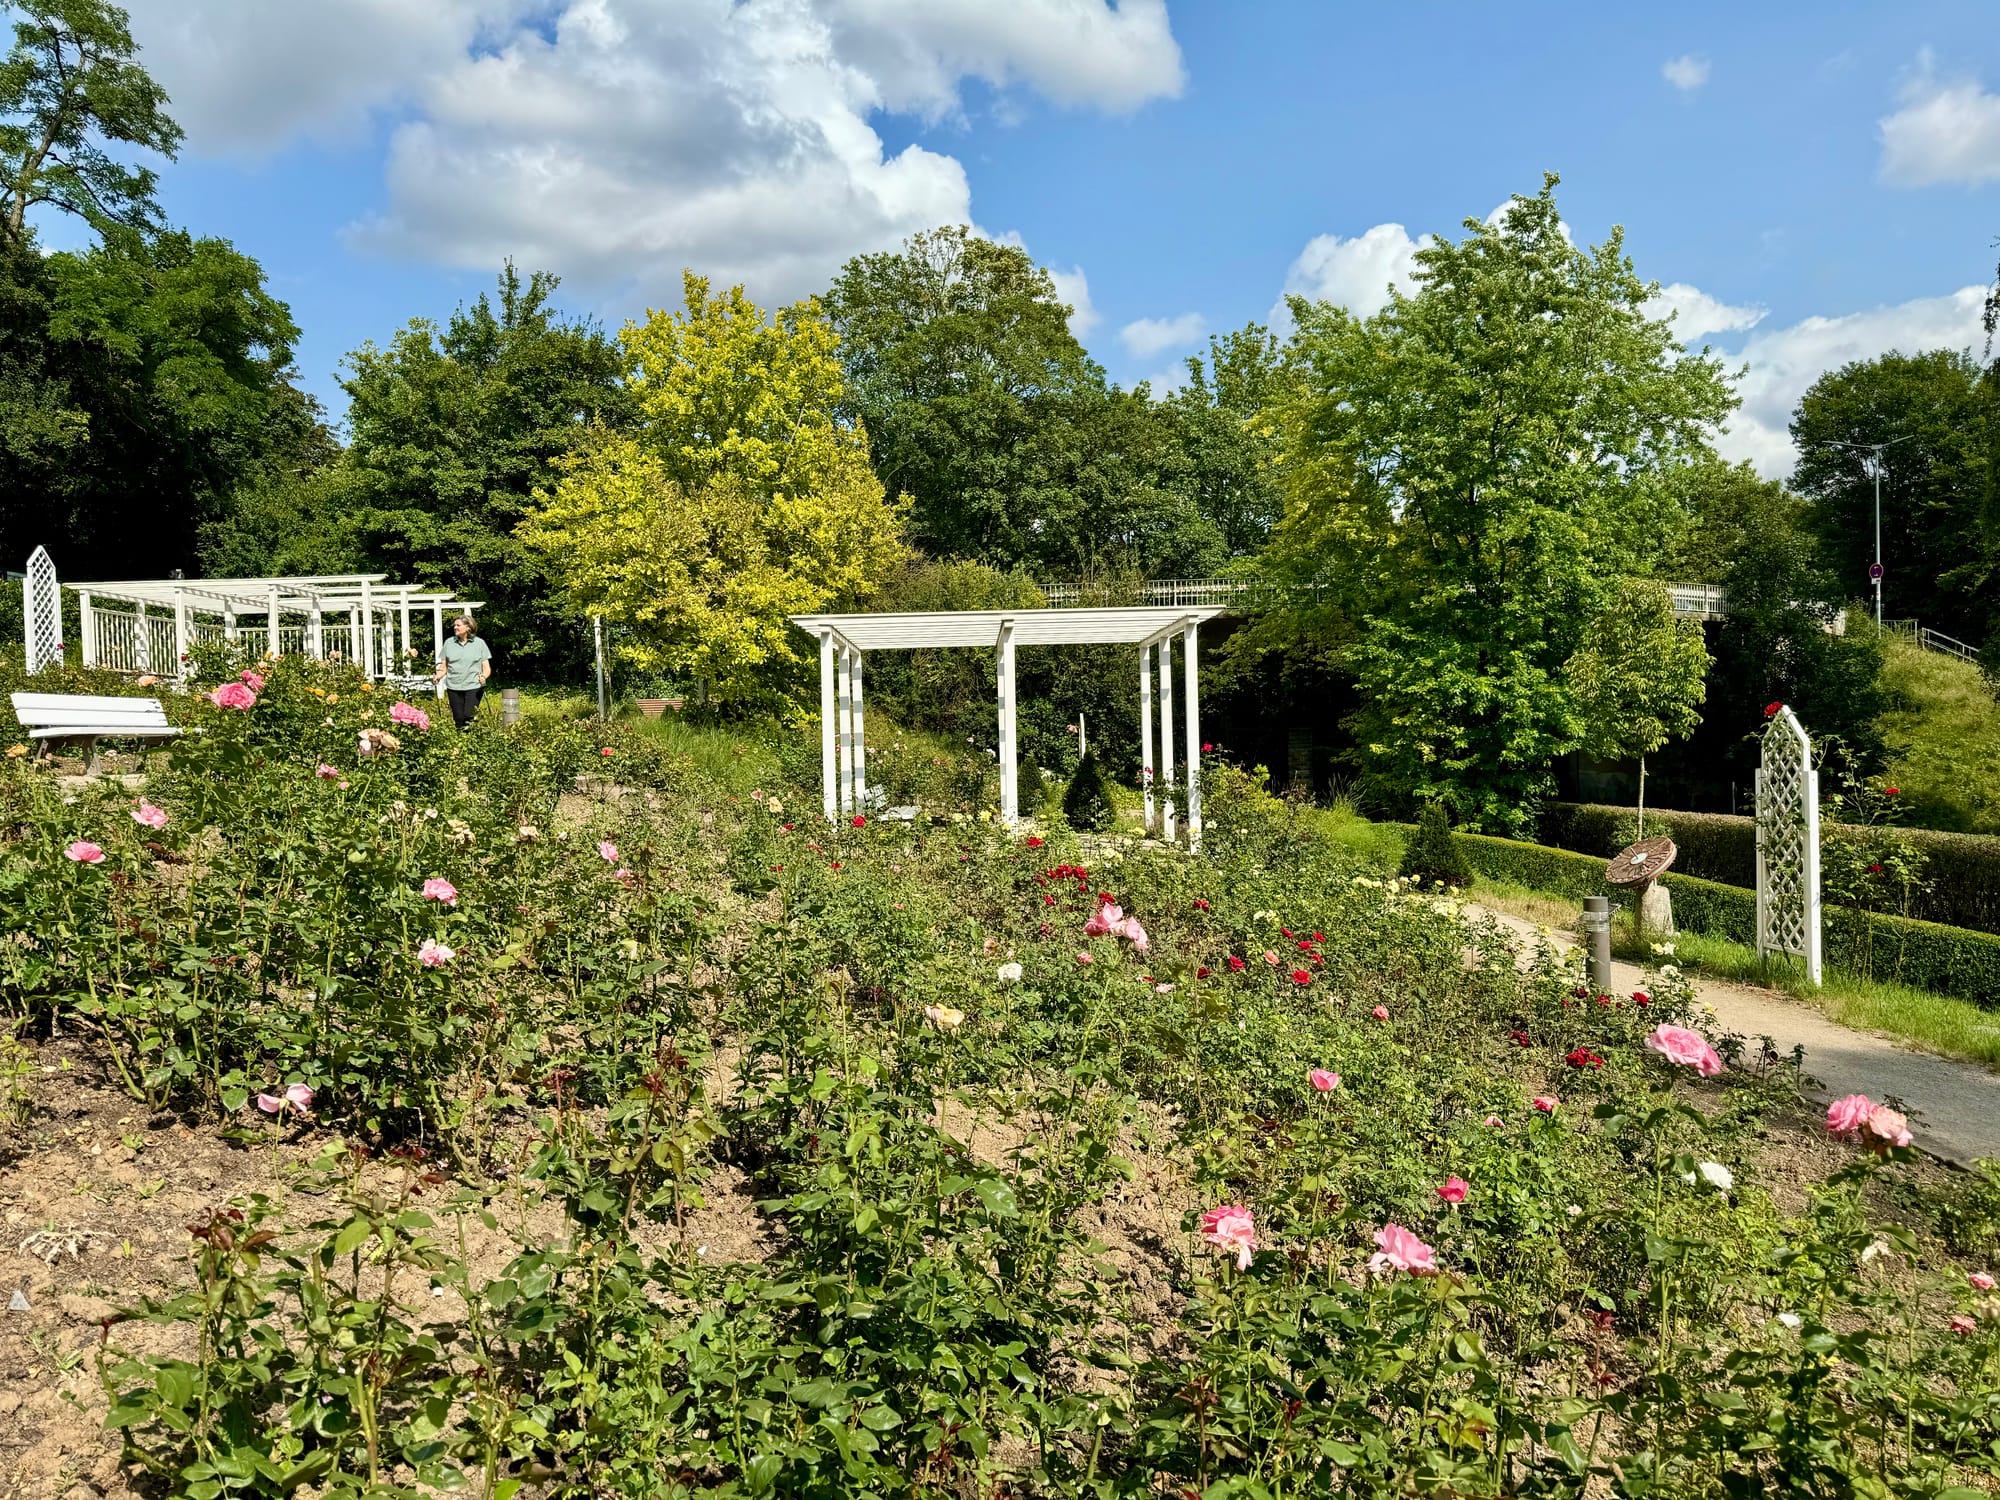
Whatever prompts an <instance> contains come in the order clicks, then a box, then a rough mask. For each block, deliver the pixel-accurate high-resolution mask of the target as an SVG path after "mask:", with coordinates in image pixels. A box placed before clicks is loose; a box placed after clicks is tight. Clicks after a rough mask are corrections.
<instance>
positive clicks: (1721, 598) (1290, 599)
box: [1041, 578, 1728, 620]
mask: <svg viewBox="0 0 2000 1500" xmlns="http://www.w3.org/2000/svg"><path fill="white" fill-rule="evenodd" d="M1041 590H1042V596H1043V597H1044V598H1045V599H1047V600H1048V601H1049V604H1050V605H1051V606H1052V607H1054V608H1057V609H1064V608H1069V607H1072V606H1075V605H1079V604H1097V603H1114V604H1164V605H1169V606H1171V605H1187V606H1189V607H1208V608H1215V607H1220V608H1223V609H1227V608H1229V607H1231V606H1237V607H1240V608H1257V607H1269V606H1271V605H1274V604H1291V603H1298V602H1300V601H1302V600H1311V599H1316V598H1318V597H1319V595H1320V592H1321V590H1320V587H1319V586H1318V585H1316V584H1282V583H1270V582H1267V581H1265V580H1264V579H1261V578H1159V579H1154V580H1153V581H1152V582H1150V583H1142V584H1140V585H1138V586H1137V587H1136V588H1131V589H1122V588H1112V587H1108V586H1102V585H1097V584H1087V583H1045V584H1043V585H1041ZM1667 593H1668V595H1669V596H1670V597H1671V598H1672V599H1673V601H1674V613H1675V614H1677V615H1683V616H1686V617H1687V618H1689V619H1696V620H1719V619H1721V618H1722V616H1723V614H1724V613H1725V612H1726V610H1727V606H1728V594H1727V592H1726V591H1725V590H1724V589H1723V587H1722V585H1720V584H1717V583H1670V584H1668V585H1667Z"/></svg>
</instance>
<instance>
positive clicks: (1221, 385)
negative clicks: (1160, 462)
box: [1159, 323, 1285, 562]
mask: <svg viewBox="0 0 2000 1500" xmlns="http://www.w3.org/2000/svg"><path fill="white" fill-rule="evenodd" d="M1187 371H1188V378H1187V380H1186V382H1185V383H1184V384H1183V385H1181V386H1180V388H1179V389H1177V390H1176V391H1174V392H1173V394H1171V395H1170V396H1168V397H1167V398H1166V400H1165V401H1163V402H1162V403H1161V404H1160V413H1159V414H1160V418H1161V420H1162V421H1163V422H1164V423H1165V424H1166V425H1167V427H1168V429H1169V431H1170V432H1171V433H1172V435H1173V441H1174V443H1175V444H1176V445H1177V447H1178V448H1179V451H1180V455H1181V470H1180V472H1179V473H1178V474H1177V475H1175V476H1174V477H1173V478H1172V479H1171V480H1170V483H1171V484H1172V486H1173V487H1174V488H1175V489H1177V490H1179V491H1181V492H1183V493H1185V494H1186V495H1187V496H1188V497H1189V499H1190V500H1191V502H1192V505H1193V509H1194V510H1195V512H1196V513H1197V514H1199V515H1201V516H1202V517H1204V518H1206V519H1207V520H1208V521H1209V522H1210V523H1211V524H1212V525H1213V526H1214V528H1215V531H1216V533H1217V535H1216V543H1217V550H1218V551H1219V553H1220V554H1221V557H1219V558H1218V559H1217V561H1218V562H1220V560H1221V558H1233V557H1242V556H1246V555H1248V554H1251V553H1254V552H1255V551H1257V549H1259V548H1260V547H1262V546H1263V545H1264V544H1265V543H1266V542H1268V541H1269V540H1270V537H1271V529H1272V528H1273V527H1274V526H1275V525H1276V524H1277V522H1278V518H1279V517H1280V516H1281V515H1283V513H1284V493H1283V491H1282V489H1281V488H1280V485H1279V482H1278V453H1279V443H1278V433H1277V427H1276V424H1275V423H1274V421H1273V420H1272V413H1273V410H1274V408H1275V406H1276V405H1277V403H1278V401H1279V399H1280V397H1281V396H1282V395H1283V393H1284V389H1285V374H1284V366H1283V357H1282V351H1281V350H1280V347H1279V344H1278V340H1277V339H1276V338H1275V337H1273V335H1272V334H1271V332H1270V330H1269V329H1267V328H1265V327H1263V326H1262V325H1261V324H1257V323H1250V324H1246V325H1245V326H1244V327H1242V328H1238V329H1236V330H1234V331H1232V332H1230V333H1226V334H1222V335H1220V336H1217V337H1211V338H1210V339H1209V341H1208V358H1207V359H1206V360H1205V361H1204V360H1203V359H1202V358H1200V357H1199V356H1195V357H1193V358H1190V359H1189V360H1188V361H1187Z"/></svg>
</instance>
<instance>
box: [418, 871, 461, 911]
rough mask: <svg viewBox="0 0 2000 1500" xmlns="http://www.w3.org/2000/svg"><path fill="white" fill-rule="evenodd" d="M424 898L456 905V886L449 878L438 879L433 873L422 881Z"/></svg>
mask: <svg viewBox="0 0 2000 1500" xmlns="http://www.w3.org/2000/svg"><path fill="white" fill-rule="evenodd" d="M424 899H425V900H426V901H442V902H443V903H444V904H445V905H446V906H456V905H458V887H457V886H455V885H453V884H452V883H451V882H450V881H449V880H440V879H438V878H437V876H435V875H433V876H432V877H431V878H430V879H429V880H426V881H425V882H424Z"/></svg>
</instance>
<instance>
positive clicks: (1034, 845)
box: [1028, 833, 1042, 849]
mask: <svg viewBox="0 0 2000 1500" xmlns="http://www.w3.org/2000/svg"><path fill="white" fill-rule="evenodd" d="M1028 847H1029V848H1030V849H1039V848H1041V847H1042V841H1041V839H1040V838H1039V837H1037V836H1036V835H1035V834H1032V833H1031V834H1029V835H1028Z"/></svg>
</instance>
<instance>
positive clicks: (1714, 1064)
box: [1646, 1025, 1722, 1078]
mask: <svg viewBox="0 0 2000 1500" xmlns="http://www.w3.org/2000/svg"><path fill="white" fill-rule="evenodd" d="M1646 1045H1647V1046H1648V1047H1650V1048H1651V1049H1652V1050H1653V1051H1655V1052H1657V1053H1659V1054H1660V1056H1662V1057H1664V1058H1665V1059H1666V1060H1667V1061H1668V1062H1670V1063H1679V1064H1680V1065H1681V1066H1682V1067H1684V1068H1693V1069H1694V1070H1695V1072H1697V1073H1699V1074H1700V1075H1701V1076H1702V1077H1703V1078H1713V1077H1714V1076H1715V1075H1716V1074H1717V1073H1720V1072H1721V1071H1722V1059H1721V1058H1720V1057H1717V1056H1716V1055H1715V1049H1714V1048H1713V1047H1711V1046H1709V1045H1708V1042H1707V1040H1706V1039H1705V1038H1703V1036H1702V1034H1701V1033H1700V1032H1698V1031H1689V1030H1688V1029H1687V1028H1686V1027H1685V1026H1667V1025H1662V1026H1661V1027H1660V1028H1659V1029H1658V1030H1657V1031H1655V1032H1654V1033H1653V1034H1652V1035H1651V1036H1649V1037H1647V1038H1646Z"/></svg>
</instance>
